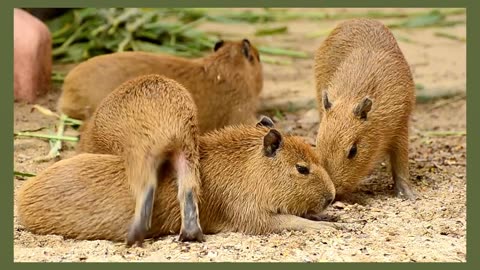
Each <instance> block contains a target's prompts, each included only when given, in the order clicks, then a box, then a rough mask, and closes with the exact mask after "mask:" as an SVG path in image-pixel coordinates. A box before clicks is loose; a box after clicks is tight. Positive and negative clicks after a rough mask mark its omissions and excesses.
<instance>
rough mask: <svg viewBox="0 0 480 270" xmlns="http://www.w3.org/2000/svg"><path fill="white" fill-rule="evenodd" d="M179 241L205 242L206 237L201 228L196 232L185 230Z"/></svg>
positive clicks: (181, 233) (182, 231)
mask: <svg viewBox="0 0 480 270" xmlns="http://www.w3.org/2000/svg"><path fill="white" fill-rule="evenodd" d="M178 240H179V241H181V242H204V241H205V237H204V235H203V232H202V230H201V229H200V228H197V229H194V230H185V229H182V230H181V232H180V235H179V237H178Z"/></svg>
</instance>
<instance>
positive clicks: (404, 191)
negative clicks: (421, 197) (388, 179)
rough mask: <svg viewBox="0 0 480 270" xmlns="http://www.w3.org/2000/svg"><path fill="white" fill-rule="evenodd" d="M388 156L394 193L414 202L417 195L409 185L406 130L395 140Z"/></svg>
mask: <svg viewBox="0 0 480 270" xmlns="http://www.w3.org/2000/svg"><path fill="white" fill-rule="evenodd" d="M389 154H390V164H391V168H392V177H393V182H394V187H395V193H396V194H397V196H398V197H404V198H407V199H410V200H415V199H416V198H417V195H416V194H415V192H414V191H413V189H412V187H411V186H410V183H409V175H410V174H409V169H408V129H407V131H404V132H403V133H402V134H401V136H399V137H397V138H396V140H395V141H394V143H393V145H392V147H391V149H390V153H389Z"/></svg>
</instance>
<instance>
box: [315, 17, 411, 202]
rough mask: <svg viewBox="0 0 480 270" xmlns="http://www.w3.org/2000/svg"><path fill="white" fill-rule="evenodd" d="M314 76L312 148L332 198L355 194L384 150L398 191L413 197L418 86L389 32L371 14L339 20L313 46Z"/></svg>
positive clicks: (381, 156) (383, 154)
mask: <svg viewBox="0 0 480 270" xmlns="http://www.w3.org/2000/svg"><path fill="white" fill-rule="evenodd" d="M315 78H316V87H317V98H318V105H319V109H320V114H321V122H320V127H319V131H318V136H317V148H318V151H319V153H320V155H321V158H322V160H323V163H322V164H323V165H324V166H325V168H326V170H327V171H328V172H329V174H330V177H331V178H332V181H333V182H334V184H335V188H336V191H337V195H342V194H345V193H348V192H351V191H353V190H354V189H355V188H356V187H357V186H358V183H359V182H360V181H361V180H362V179H363V178H364V177H365V176H367V175H368V174H369V173H370V172H371V171H372V170H373V168H374V166H375V165H376V164H377V162H378V161H379V160H380V159H382V158H383V157H384V156H385V155H388V156H389V157H390V162H391V167H392V175H393V180H394V183H395V189H396V192H397V194H398V195H403V196H405V197H408V198H411V199H413V198H415V197H416V196H415V193H414V192H413V190H412V189H411V187H410V186H409V171H408V128H409V118H410V115H411V112H412V110H413V107H414V103H415V86H414V82H413V79H412V74H411V72H410V68H409V66H408V63H407V61H406V60H405V58H404V55H403V54H402V52H401V50H400V48H399V47H398V45H397V42H396V40H395V38H394V37H393V35H392V33H391V32H390V30H389V29H388V28H387V27H385V26H384V25H383V24H381V23H380V22H377V21H374V20H370V19H353V20H348V21H346V22H344V23H341V24H340V25H338V26H337V27H336V28H335V29H334V30H333V31H332V33H331V34H330V35H329V36H328V37H327V38H326V39H325V41H324V42H323V43H322V45H321V46H320V47H319V48H318V50H317V51H316V55H315ZM354 144H356V149H357V154H356V155H354V157H353V158H351V159H349V158H348V155H349V153H350V151H351V150H352V153H353V149H352V147H353V145H354Z"/></svg>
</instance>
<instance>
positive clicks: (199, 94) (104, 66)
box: [58, 39, 263, 133]
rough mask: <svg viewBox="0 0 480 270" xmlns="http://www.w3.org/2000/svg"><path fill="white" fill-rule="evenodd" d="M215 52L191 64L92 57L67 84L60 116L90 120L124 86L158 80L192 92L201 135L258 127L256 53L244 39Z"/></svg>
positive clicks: (139, 55) (153, 57) (136, 55)
mask: <svg viewBox="0 0 480 270" xmlns="http://www.w3.org/2000/svg"><path fill="white" fill-rule="evenodd" d="M215 49H216V51H215V52H213V53H212V54H210V55H208V56H206V57H204V58H199V59H193V60H192V59H186V58H180V57H175V56H170V55H163V54H154V53H147V52H122V53H113V54H108V55H102V56H97V57H93V58H91V59H89V60H88V61H86V62H84V63H82V64H80V65H78V66H77V67H75V68H74V69H73V70H72V71H71V72H70V73H69V74H68V75H67V77H66V78H65V82H64V84H63V92H62V95H61V96H60V99H59V103H58V110H59V111H61V112H63V113H65V114H67V115H69V116H70V117H73V118H77V119H82V120H83V119H88V118H89V117H90V116H91V115H92V114H93V112H94V110H95V108H96V107H97V106H98V104H99V103H100V101H101V100H102V99H103V98H105V96H107V95H108V93H110V92H112V91H113V90H114V89H115V88H116V87H118V86H119V85H120V84H122V83H123V82H125V81H127V80H129V79H133V78H135V77H137V76H140V75H148V74H160V75H164V76H166V77H169V78H171V79H174V80H175V81H177V82H179V83H180V84H182V85H183V86H185V88H186V89H187V90H188V91H190V93H191V94H192V96H193V99H194V100H195V104H196V105H197V108H198V119H199V125H200V132H201V133H203V132H206V131H208V130H212V129H216V128H221V127H223V126H226V125H231V124H242V123H243V124H249V123H255V121H256V118H255V112H256V109H257V103H258V97H259V94H260V92H261V90H262V87H263V75H262V66H261V63H260V58H259V54H258V51H257V49H256V48H255V47H254V46H253V45H251V44H250V42H249V41H248V40H246V39H244V40H243V41H235V42H233V41H225V42H223V41H220V42H218V43H217V45H216V46H215ZM245 54H248V57H247V56H246V55H245Z"/></svg>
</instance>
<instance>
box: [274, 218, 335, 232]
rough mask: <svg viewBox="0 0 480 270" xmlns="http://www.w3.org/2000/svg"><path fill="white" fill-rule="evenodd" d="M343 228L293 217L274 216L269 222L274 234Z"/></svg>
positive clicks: (333, 224)
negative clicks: (285, 231)
mask: <svg viewBox="0 0 480 270" xmlns="http://www.w3.org/2000/svg"><path fill="white" fill-rule="evenodd" d="M342 228H343V226H342V225H340V224H338V223H334V222H326V221H313V220H308V219H305V218H301V217H298V216H294V215H275V216H272V220H271V222H270V230H271V232H274V233H280V232H282V231H284V230H287V231H306V230H315V231H325V230H332V229H342Z"/></svg>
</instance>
